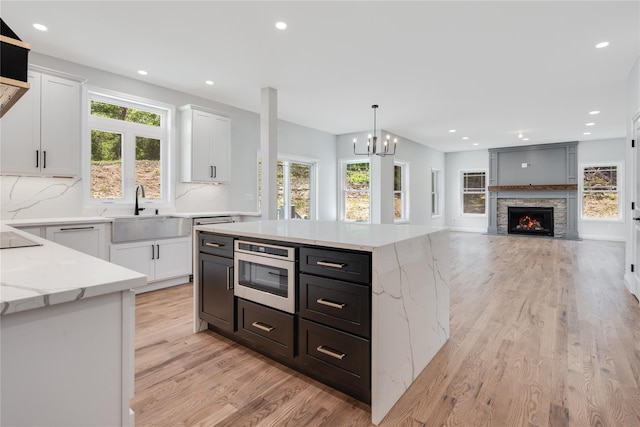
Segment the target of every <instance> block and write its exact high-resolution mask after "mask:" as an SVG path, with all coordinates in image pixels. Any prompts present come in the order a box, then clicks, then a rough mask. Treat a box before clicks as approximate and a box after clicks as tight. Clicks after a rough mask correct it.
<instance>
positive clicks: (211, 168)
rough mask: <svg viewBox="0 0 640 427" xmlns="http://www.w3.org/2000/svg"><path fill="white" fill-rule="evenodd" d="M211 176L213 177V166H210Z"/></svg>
mask: <svg viewBox="0 0 640 427" xmlns="http://www.w3.org/2000/svg"><path fill="white" fill-rule="evenodd" d="M209 178H213V166H209Z"/></svg>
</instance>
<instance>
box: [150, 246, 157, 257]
mask: <svg viewBox="0 0 640 427" xmlns="http://www.w3.org/2000/svg"><path fill="white" fill-rule="evenodd" d="M154 246H155V245H151V259H156V248H155V247H154Z"/></svg>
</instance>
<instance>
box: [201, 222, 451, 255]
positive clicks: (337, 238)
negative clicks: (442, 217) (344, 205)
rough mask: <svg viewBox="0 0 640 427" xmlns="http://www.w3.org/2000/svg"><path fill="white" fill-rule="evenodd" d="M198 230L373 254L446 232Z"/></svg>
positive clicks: (318, 225) (309, 226)
mask: <svg viewBox="0 0 640 427" xmlns="http://www.w3.org/2000/svg"><path fill="white" fill-rule="evenodd" d="M195 229H196V230H201V231H210V232H213V233H221V234H228V235H234V236H245V237H255V238H262V239H270V240H279V241H285V242H294V243H302V244H310V245H319V246H331V247H335V248H343V249H351V250H360V251H369V252H372V251H373V250H374V249H376V248H379V247H382V246H387V245H390V244H393V243H398V242H401V241H404V240H408V239H412V238H414V237H419V236H424V235H427V234H431V233H435V232H437V231H440V230H445V229H446V228H444V227H427V226H417V225H408V224H397V225H396V224H359V223H349V222H342V221H307V220H284V221H276V220H272V221H253V222H236V223H233V224H212V225H199V226H196V227H195Z"/></svg>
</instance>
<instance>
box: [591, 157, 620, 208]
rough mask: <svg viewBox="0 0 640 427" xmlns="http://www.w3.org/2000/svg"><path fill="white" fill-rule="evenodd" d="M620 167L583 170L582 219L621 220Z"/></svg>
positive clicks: (608, 166)
mask: <svg viewBox="0 0 640 427" xmlns="http://www.w3.org/2000/svg"><path fill="white" fill-rule="evenodd" d="M620 169H621V168H620V165H594V166H584V167H583V168H582V172H583V175H582V176H583V179H582V218H583V219H609V220H619V219H621V212H622V209H621V206H620V204H621V197H620V188H619V186H618V172H619V171H620Z"/></svg>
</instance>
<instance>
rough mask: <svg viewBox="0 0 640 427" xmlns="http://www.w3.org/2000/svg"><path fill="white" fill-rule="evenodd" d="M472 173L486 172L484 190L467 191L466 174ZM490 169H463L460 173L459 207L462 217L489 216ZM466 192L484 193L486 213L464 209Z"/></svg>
mask: <svg viewBox="0 0 640 427" xmlns="http://www.w3.org/2000/svg"><path fill="white" fill-rule="evenodd" d="M471 173H482V174H484V191H482V192H480V191H478V192H465V187H464V176H465V174H471ZM488 175H489V174H488V171H487V170H486V169H461V170H460V173H459V175H458V179H459V180H460V181H459V185H458V188H459V194H460V197H459V201H460V207H459V211H460V217H471V218H482V217H486V216H487V203H488V201H489V200H488V199H489V198H488V197H487V177H488ZM465 194H484V213H481V214H480V213H467V212H465V211H464V195H465Z"/></svg>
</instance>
